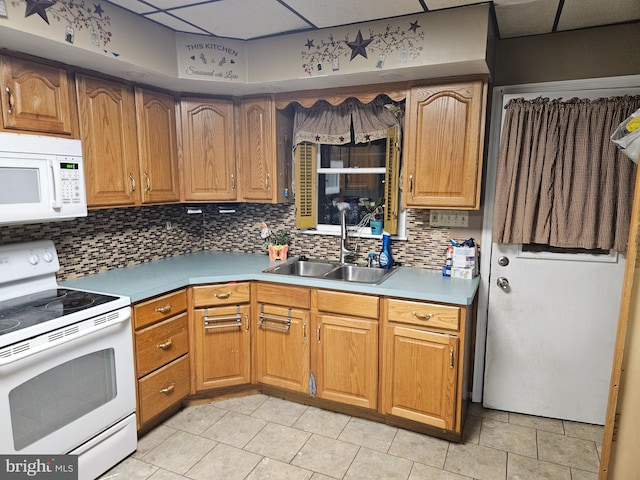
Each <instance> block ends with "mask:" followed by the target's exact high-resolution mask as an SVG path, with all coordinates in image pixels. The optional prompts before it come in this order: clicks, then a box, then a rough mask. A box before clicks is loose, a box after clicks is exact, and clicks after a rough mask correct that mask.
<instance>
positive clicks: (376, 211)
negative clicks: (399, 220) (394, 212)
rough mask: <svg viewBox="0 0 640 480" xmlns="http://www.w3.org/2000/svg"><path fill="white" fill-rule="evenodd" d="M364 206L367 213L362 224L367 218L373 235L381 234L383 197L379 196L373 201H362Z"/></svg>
mask: <svg viewBox="0 0 640 480" xmlns="http://www.w3.org/2000/svg"><path fill="white" fill-rule="evenodd" d="M364 207H365V209H366V210H367V214H366V215H365V216H364V218H363V222H364V223H363V224H364V225H366V222H367V220H368V221H369V225H370V226H371V233H372V234H373V235H381V234H382V226H383V220H384V198H382V197H380V198H378V199H377V200H376V201H375V202H372V201H368V202H364Z"/></svg>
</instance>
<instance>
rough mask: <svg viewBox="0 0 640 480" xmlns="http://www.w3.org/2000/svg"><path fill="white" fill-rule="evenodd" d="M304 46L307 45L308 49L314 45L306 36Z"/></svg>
mask: <svg viewBox="0 0 640 480" xmlns="http://www.w3.org/2000/svg"><path fill="white" fill-rule="evenodd" d="M304 46H305V47H307V49H309V50H311V49H312V48H313V47H315V45H314V44H313V40H309V39H308V38H307V43H305V44H304Z"/></svg>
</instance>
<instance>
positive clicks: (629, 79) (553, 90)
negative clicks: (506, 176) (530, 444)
mask: <svg viewBox="0 0 640 480" xmlns="http://www.w3.org/2000/svg"><path fill="white" fill-rule="evenodd" d="M638 85H640V75H626V76H620V77H604V78H590V79H583V80H563V81H556V82H544V83H529V84H521V85H506V86H497V87H494V88H493V90H492V95H491V110H490V121H489V138H488V146H487V151H486V161H485V165H486V171H485V178H484V195H483V202H482V207H481V208H483V217H482V235H481V238H480V245H481V246H482V256H483V257H484V258H485V260H484V261H483V262H480V285H479V290H478V316H477V323H476V345H475V359H474V365H475V368H474V371H473V387H472V392H471V401H473V402H476V403H479V402H482V395H483V389H484V366H485V346H486V338H487V320H488V314H489V282H490V281H491V262H490V261H488V260H487V259H490V258H491V244H492V236H493V231H492V225H493V202H494V199H495V187H496V173H497V170H498V155H499V152H500V135H501V133H502V120H503V117H504V104H505V96H507V95H532V94H533V95H537V94H540V95H542V96H545V95H547V96H562V97H564V98H571V97H572V96H575V94H579V93H580V92H587V91H591V92H593V91H598V90H609V91H610V90H615V89H620V90H626V89H629V88H637V86H638ZM572 93H573V94H574V95H572ZM610 95H611V94H610V93H607V96H610ZM621 95H624V92H623V91H621Z"/></svg>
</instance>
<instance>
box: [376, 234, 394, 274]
mask: <svg viewBox="0 0 640 480" xmlns="http://www.w3.org/2000/svg"><path fill="white" fill-rule="evenodd" d="M390 243H391V235H390V234H388V233H387V232H384V233H383V234H382V250H381V251H380V256H379V257H378V262H379V263H380V268H391V267H392V266H393V257H392V256H391V248H390Z"/></svg>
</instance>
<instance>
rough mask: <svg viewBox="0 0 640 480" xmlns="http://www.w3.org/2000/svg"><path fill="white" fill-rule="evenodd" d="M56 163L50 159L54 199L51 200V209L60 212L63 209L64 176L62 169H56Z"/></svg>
mask: <svg viewBox="0 0 640 480" xmlns="http://www.w3.org/2000/svg"><path fill="white" fill-rule="evenodd" d="M56 163H57V162H56V161H55V160H51V159H49V168H51V173H52V175H53V198H52V199H51V208H54V209H56V210H60V209H61V208H62V175H61V173H60V169H59V168H56Z"/></svg>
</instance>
